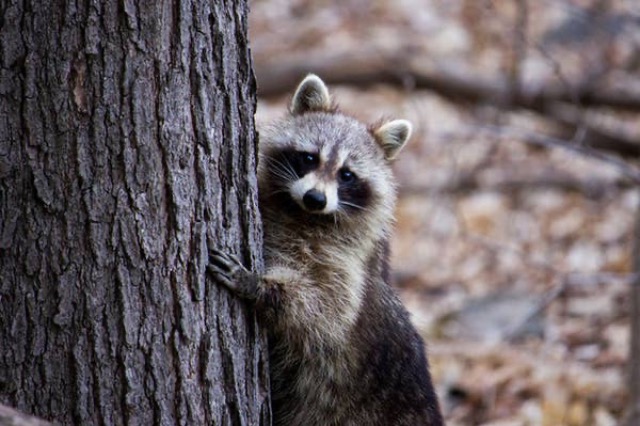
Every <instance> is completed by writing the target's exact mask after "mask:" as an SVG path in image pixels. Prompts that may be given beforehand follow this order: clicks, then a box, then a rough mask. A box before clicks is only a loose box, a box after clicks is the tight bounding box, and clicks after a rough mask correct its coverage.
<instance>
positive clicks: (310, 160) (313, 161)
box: [300, 152, 319, 166]
mask: <svg viewBox="0 0 640 426" xmlns="http://www.w3.org/2000/svg"><path fill="white" fill-rule="evenodd" d="M300 156H301V158H302V163H303V164H304V165H306V166H315V165H317V164H318V161H319V159H318V156H317V155H316V154H312V153H310V152H302V153H300Z"/></svg>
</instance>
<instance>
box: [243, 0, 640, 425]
mask: <svg viewBox="0 0 640 426" xmlns="http://www.w3.org/2000/svg"><path fill="white" fill-rule="evenodd" d="M250 31H251V36H250V40H251V46H252V51H253V55H254V61H255V69H256V76H257V80H258V91H259V95H260V100H259V105H258V123H261V122H266V121H270V120H273V119H274V118H277V117H279V116H281V115H282V114H284V110H285V108H286V104H287V102H288V100H289V97H288V96H289V95H290V93H291V91H292V90H293V89H294V87H295V85H296V84H297V82H298V81H299V79H300V78H301V77H302V76H303V75H305V74H306V73H307V72H315V73H317V74H319V75H320V77H322V78H323V79H325V81H326V82H327V83H329V85H330V86H331V87H330V88H331V89H332V91H333V94H334V96H335V99H336V100H337V101H338V104H339V105H340V106H341V108H342V109H343V110H345V111H347V112H348V113H351V114H352V115H355V116H357V117H359V118H361V119H363V120H366V121H369V122H370V121H375V120H377V119H380V118H381V117H397V118H401V117H402V118H407V119H409V120H411V121H412V122H413V123H414V126H415V133H414V136H413V138H412V141H411V143H410V145H409V146H408V147H407V148H406V149H405V151H404V152H403V153H402V154H401V156H400V159H399V160H398V161H397V163H396V164H395V169H396V173H397V176H398V178H399V183H400V200H399V206H398V211H397V219H398V223H397V230H396V236H395V239H394V241H393V265H394V276H395V280H396V284H397V286H398V287H399V289H400V291H401V294H402V297H403V299H404V301H405V302H406V304H407V306H408V307H409V309H410V311H411V313H412V315H413V318H414V320H415V322H416V324H417V325H418V327H419V329H420V331H421V332H422V334H423V335H424V337H425V339H426V340H427V342H428V350H429V354H430V359H431V362H432V371H433V374H434V377H435V381H436V383H437V387H438V392H439V394H440V396H441V401H442V404H443V409H444V412H445V415H446V417H447V419H448V423H449V424H450V425H475V424H483V425H541V424H542V425H549V426H552V425H614V424H618V423H619V422H620V421H621V420H622V418H623V415H624V411H625V409H626V404H627V403H628V399H629V395H628V394H629V391H628V385H627V381H628V370H627V361H628V358H629V341H630V339H629V335H630V331H629V324H630V309H631V303H630V288H631V284H632V281H633V277H634V275H633V274H632V271H633V268H634V267H633V264H634V262H633V230H634V226H635V222H636V214H637V210H638V203H639V199H638V191H637V185H638V182H640V168H638V164H637V160H638V158H639V157H640V119H639V112H640V77H639V76H640V2H638V1H637V0H626V1H625V0H537V1H532V0H530V1H523V0H495V1H489V0H451V1H443V0H442V1H437V0H397V1H383V0H350V1H339V0H333V1H330V0H313V1H312V0H254V1H253V2H252V3H251V12H250Z"/></svg>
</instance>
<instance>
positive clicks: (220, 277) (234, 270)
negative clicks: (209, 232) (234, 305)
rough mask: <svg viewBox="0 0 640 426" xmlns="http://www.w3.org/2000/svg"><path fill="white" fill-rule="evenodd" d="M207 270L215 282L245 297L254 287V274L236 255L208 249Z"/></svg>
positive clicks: (248, 295)
mask: <svg viewBox="0 0 640 426" xmlns="http://www.w3.org/2000/svg"><path fill="white" fill-rule="evenodd" d="M207 272H209V273H210V274H211V275H212V277H213V279H214V280H215V281H216V282H218V283H220V284H222V285H224V286H225V287H227V288H228V289H230V290H232V291H235V292H236V293H239V294H240V295H242V296H245V297H250V296H251V294H250V293H251V290H252V288H254V287H255V284H254V282H255V279H253V278H254V274H252V273H251V272H250V271H249V270H248V269H247V268H245V267H244V266H243V265H242V262H240V260H239V259H238V258H237V257H236V256H234V255H232V254H228V253H225V252H223V251H220V250H217V249H211V250H210V251H209V264H208V265H207Z"/></svg>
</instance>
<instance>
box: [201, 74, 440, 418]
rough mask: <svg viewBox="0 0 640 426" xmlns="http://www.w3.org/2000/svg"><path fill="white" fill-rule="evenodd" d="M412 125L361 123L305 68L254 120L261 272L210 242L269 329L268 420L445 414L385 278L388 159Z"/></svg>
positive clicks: (222, 271)
mask: <svg viewBox="0 0 640 426" xmlns="http://www.w3.org/2000/svg"><path fill="white" fill-rule="evenodd" d="M410 133H411V125H410V123H409V122H407V121H404V120H395V121H391V122H388V123H386V124H382V125H380V126H376V127H371V128H368V127H367V126H365V125H364V124H362V123H360V122H359V121H357V120H355V119H353V118H351V117H349V116H346V115H344V114H341V113H339V112H337V110H336V109H335V108H334V107H333V105H332V103H331V100H330V96H329V93H328V91H327V88H326V86H325V85H324V83H323V82H322V80H320V78H318V77H317V76H315V75H309V76H308V77H307V78H306V79H304V81H302V83H301V84H300V86H299V87H298V89H297V91H296V93H295V95H294V97H293V100H292V103H291V107H290V114H289V115H288V116H287V118H285V119H284V120H282V121H280V122H277V123H275V124H273V125H272V126H270V127H269V128H267V129H265V130H264V131H262V132H261V135H260V136H261V137H260V161H259V170H258V178H259V193H260V209H261V213H262V218H263V222H264V247H265V263H266V267H267V269H266V272H265V273H264V274H263V275H261V276H258V275H256V274H252V273H250V272H249V271H247V270H246V269H245V268H244V267H243V266H242V265H241V264H240V262H239V261H238V260H237V259H235V258H234V257H233V256H229V255H227V254H225V253H223V252H220V251H217V250H212V251H211V253H210V265H209V270H210V272H211V273H212V274H213V276H214V279H215V280H216V281H218V282H220V283H222V284H224V285H225V286H227V287H228V288H230V289H231V290H233V291H235V292H236V293H237V294H239V295H241V296H243V297H245V298H248V299H251V300H253V301H254V303H255V308H256V309H257V311H258V314H259V318H260V319H261V321H264V322H265V323H266V325H267V327H268V329H269V335H270V336H269V337H270V339H269V344H270V368H271V391H272V399H273V416H274V419H273V420H274V424H275V425H287V426H297V425H309V426H312V425H322V426H325V425H385V426H388V425H407V426H409V425H411V426H416V425H441V424H443V421H442V417H441V415H440V412H439V408H438V402H437V399H436V395H435V392H434V389H433V386H432V384H431V378H430V374H429V370H428V365H427V360H426V357H425V353H424V345H423V341H422V339H421V338H420V336H419V335H418V333H417V332H416V330H415V329H414V327H413V326H412V325H411V322H410V320H409V315H408V314H407V311H406V310H405V309H404V307H403V306H402V304H401V303H400V301H399V299H398V297H397V296H396V295H395V294H394V291H393V290H392V288H391V287H390V286H389V285H388V270H387V267H388V266H387V263H388V253H387V251H388V250H387V240H388V237H389V232H390V230H391V226H392V223H393V210H394V206H395V187H394V180H393V176H392V172H391V168H390V165H389V162H390V160H392V159H393V158H394V157H395V155H396V154H397V153H398V151H399V150H400V149H401V148H402V146H403V145H404V144H405V142H406V141H407V140H408V139H409V136H410Z"/></svg>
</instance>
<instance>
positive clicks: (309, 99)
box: [290, 74, 331, 115]
mask: <svg viewBox="0 0 640 426" xmlns="http://www.w3.org/2000/svg"><path fill="white" fill-rule="evenodd" d="M290 109H291V114H293V115H298V114H303V113H305V112H308V111H328V110H330V109H331V96H329V90H328V89H327V86H325V84H324V82H323V81H322V80H320V77H318V76H317V75H315V74H309V75H308V76H306V77H305V79H304V80H302V83H300V85H299V86H298V88H297V89H296V93H295V94H294V95H293V99H292V100H291V107H290Z"/></svg>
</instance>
